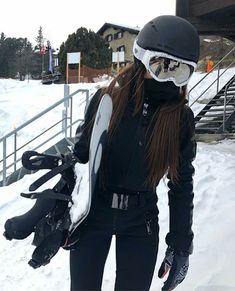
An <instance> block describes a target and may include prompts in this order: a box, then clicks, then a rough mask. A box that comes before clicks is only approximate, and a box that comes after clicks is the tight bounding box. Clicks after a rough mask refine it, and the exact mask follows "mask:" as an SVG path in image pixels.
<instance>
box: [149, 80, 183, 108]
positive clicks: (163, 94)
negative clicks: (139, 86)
mask: <svg viewBox="0 0 235 291" xmlns="http://www.w3.org/2000/svg"><path fill="white" fill-rule="evenodd" d="M179 94H180V87H177V86H175V84H174V83H173V82H171V81H168V82H158V81H156V80H154V79H145V80H144V97H145V98H147V99H149V101H150V102H151V101H152V102H154V103H162V102H171V101H177V100H179V98H180V95H179Z"/></svg>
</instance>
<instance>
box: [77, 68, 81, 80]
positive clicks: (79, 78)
mask: <svg viewBox="0 0 235 291" xmlns="http://www.w3.org/2000/svg"><path fill="white" fill-rule="evenodd" d="M80 81H81V66H80V63H78V83H80Z"/></svg>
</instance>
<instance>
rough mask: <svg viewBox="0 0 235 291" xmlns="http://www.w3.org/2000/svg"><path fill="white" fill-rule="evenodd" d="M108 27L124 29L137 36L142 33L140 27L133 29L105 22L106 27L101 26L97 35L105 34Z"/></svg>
mask: <svg viewBox="0 0 235 291" xmlns="http://www.w3.org/2000/svg"><path fill="white" fill-rule="evenodd" d="M108 27H114V28H117V29H123V30H127V31H129V32H132V33H136V34H138V33H139V31H140V27H138V26H135V27H132V26H128V25H124V24H118V23H111V22H105V23H104V25H103V26H101V28H100V29H99V30H98V31H97V33H99V34H103V33H104V31H105V30H106V29H107V28H108Z"/></svg>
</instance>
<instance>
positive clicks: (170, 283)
mask: <svg viewBox="0 0 235 291" xmlns="http://www.w3.org/2000/svg"><path fill="white" fill-rule="evenodd" d="M188 267H189V255H188V254H187V253H181V252H176V251H174V249H173V248H171V247H168V248H167V250H166V254H165V258H164V260H163V262H162V264H161V267H160V269H159V271H158V277H159V278H163V277H164V276H165V275H166V274H167V273H168V271H169V275H168V278H167V280H166V281H165V282H164V286H163V287H162V291H171V290H173V289H175V288H176V287H177V286H178V284H180V283H181V282H182V281H183V280H184V278H185V277H186V275H187V272H188Z"/></svg>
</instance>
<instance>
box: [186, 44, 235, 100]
mask: <svg viewBox="0 0 235 291" xmlns="http://www.w3.org/2000/svg"><path fill="white" fill-rule="evenodd" d="M234 51H235V47H233V48H232V49H231V50H230V51H229V52H228V53H227V54H226V55H225V56H224V57H223V58H222V59H221V60H220V61H219V62H218V63H217V64H216V65H215V66H214V67H213V68H212V70H211V71H210V72H208V73H207V74H206V75H205V76H204V77H203V78H201V79H200V80H199V81H198V82H197V83H196V84H195V85H194V86H193V87H192V88H191V89H190V90H189V92H188V99H189V98H190V97H189V96H190V93H191V92H192V91H193V90H194V89H195V88H196V87H197V86H198V85H199V84H201V82H202V81H203V80H204V79H205V78H206V77H207V76H208V75H210V74H212V73H213V72H214V71H215V70H216V69H217V68H218V76H217V79H216V80H215V81H214V82H213V84H214V83H215V82H216V81H217V93H218V89H219V78H220V77H221V76H222V75H223V74H224V73H225V72H226V71H227V70H228V68H230V67H231V66H232V64H233V63H234V61H232V62H231V63H230V64H229V66H228V67H227V68H226V70H225V71H224V72H223V73H222V74H221V75H220V74H219V73H220V65H221V64H222V62H223V61H224V60H225V59H226V58H227V57H228V56H230V55H231V54H232V53H233V52H234ZM213 84H210V85H209V87H208V88H207V89H206V90H205V91H204V92H203V93H202V94H201V95H200V96H199V97H197V99H196V100H194V102H193V103H192V104H190V106H192V105H193V104H194V103H195V102H196V101H197V100H198V99H200V98H201V97H202V96H203V95H204V94H205V93H206V91H207V90H208V89H209V88H210V87H211V86H212V85H213Z"/></svg>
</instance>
